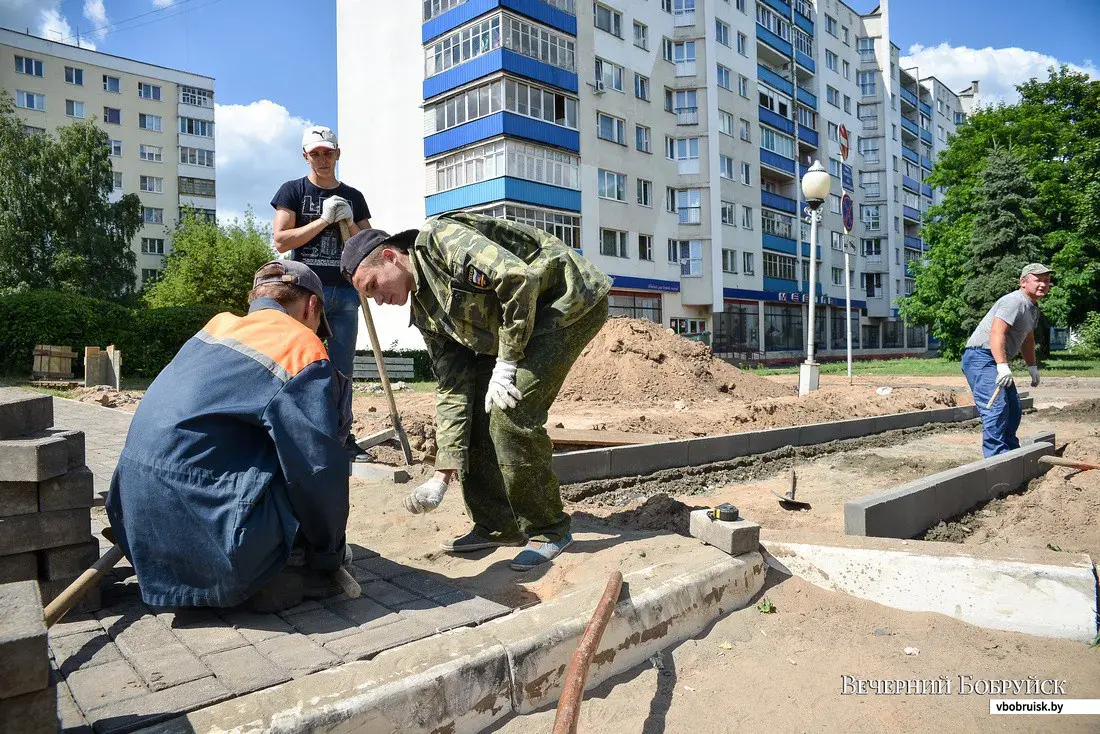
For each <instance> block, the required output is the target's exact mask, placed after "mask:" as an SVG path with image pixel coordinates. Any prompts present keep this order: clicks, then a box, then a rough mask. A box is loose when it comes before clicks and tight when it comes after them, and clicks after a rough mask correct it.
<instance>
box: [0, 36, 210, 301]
mask: <svg viewBox="0 0 1100 734" xmlns="http://www.w3.org/2000/svg"><path fill="white" fill-rule="evenodd" d="M0 88H3V89H4V90H5V91H7V92H8V93H9V94H10V95H11V96H12V97H13V98H14V100H15V105H16V113H17V114H18V115H19V117H20V118H21V119H22V120H23V121H24V122H25V123H26V126H27V128H28V129H29V130H33V131H39V132H47V131H49V132H52V131H54V130H56V129H57V128H58V127H60V126H62V125H67V124H70V123H72V122H75V121H79V120H85V119H87V120H94V121H95V122H96V124H97V125H98V126H99V127H101V128H102V129H103V130H104V131H106V133H107V135H108V136H109V137H110V143H109V145H110V148H111V165H112V166H113V168H114V190H113V191H112V194H111V196H112V197H113V199H114V200H117V199H118V198H121V197H122V195H123V194H129V193H134V194H137V195H138V197H139V198H140V199H141V204H142V208H141V216H142V226H141V230H140V231H139V232H138V233H137V235H135V237H134V242H133V245H132V246H133V249H134V253H135V254H136V255H137V265H136V268H135V274H134V275H135V281H136V285H137V286H138V287H140V286H142V285H143V284H144V283H147V282H149V281H150V280H151V279H155V278H156V277H157V276H158V274H159V273H160V272H161V270H163V268H164V258H165V255H167V254H168V253H169V252H171V249H172V236H171V232H172V229H173V228H174V226H175V224H176V223H177V222H178V221H179V217H180V211H181V209H182V208H183V207H192V208H194V209H195V210H196V211H197V212H198V213H199V215H201V216H204V217H207V218H208V219H214V217H215V212H216V209H217V203H216V202H217V187H216V175H215V165H214V80H213V79H212V78H210V77H207V76H202V75H199V74H192V73H190V72H186V71H179V70H177V69H168V68H165V67H162V66H155V65H153V64H146V63H143V62H140V61H134V60H132V59H126V58H122V57H120V56H112V55H110V54H105V53H100V52H97V51H91V50H88V49H85V48H79V47H77V46H70V45H67V44H64V43H56V42H53V41H48V40H46V39H44V38H39V37H37V36H32V35H28V34H26V33H19V32H16V31H12V30H8V29H6V28H0Z"/></svg>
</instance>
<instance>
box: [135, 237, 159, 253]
mask: <svg viewBox="0 0 1100 734" xmlns="http://www.w3.org/2000/svg"><path fill="white" fill-rule="evenodd" d="M141 254H142V255H163V254H164V240H163V239H160V238H159V237H142V238H141Z"/></svg>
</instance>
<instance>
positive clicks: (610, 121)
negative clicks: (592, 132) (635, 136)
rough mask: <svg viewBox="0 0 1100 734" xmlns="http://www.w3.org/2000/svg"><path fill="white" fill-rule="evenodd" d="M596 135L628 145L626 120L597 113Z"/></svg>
mask: <svg viewBox="0 0 1100 734" xmlns="http://www.w3.org/2000/svg"><path fill="white" fill-rule="evenodd" d="M596 137H598V138H600V139H602V140H610V141H611V142H612V143H618V144H619V145H626V120H622V119H619V118H618V117H612V116H611V115H605V114H604V113H603V112H597V113H596Z"/></svg>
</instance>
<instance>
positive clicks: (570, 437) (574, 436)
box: [546, 428, 672, 446]
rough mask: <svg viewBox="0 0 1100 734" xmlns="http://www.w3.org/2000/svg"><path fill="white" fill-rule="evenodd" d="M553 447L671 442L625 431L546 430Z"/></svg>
mask: <svg viewBox="0 0 1100 734" xmlns="http://www.w3.org/2000/svg"><path fill="white" fill-rule="evenodd" d="M546 432H547V433H549V434H550V441H551V442H552V443H553V444H554V445H555V446H631V445H633V444H638V443H662V442H664V441H671V440H672V439H671V438H670V437H668V436H662V435H660V434H657V433H627V432H626V431H593V430H591V429H584V428H547V429H546Z"/></svg>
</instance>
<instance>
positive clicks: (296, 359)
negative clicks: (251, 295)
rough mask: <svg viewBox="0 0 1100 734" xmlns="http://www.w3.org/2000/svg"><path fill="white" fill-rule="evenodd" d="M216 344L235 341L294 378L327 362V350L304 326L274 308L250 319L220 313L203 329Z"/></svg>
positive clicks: (251, 314) (254, 313)
mask: <svg viewBox="0 0 1100 734" xmlns="http://www.w3.org/2000/svg"><path fill="white" fill-rule="evenodd" d="M203 331H204V332H206V334H207V335H208V336H210V337H211V338H213V339H214V340H217V341H223V340H224V341H232V342H237V343H238V344H240V345H242V346H244V347H247V348H248V349H251V350H254V351H256V352H259V353H260V354H261V355H263V356H264V357H267V358H268V359H270V360H271V361H272V362H274V363H275V364H276V365H278V366H279V367H281V368H282V369H284V370H286V372H287V374H288V375H289V376H290V377H294V376H295V375H297V374H298V373H299V372H301V371H302V370H304V369H305V368H306V367H308V366H309V365H311V364H313V363H314V362H317V361H319V360H322V359H328V350H326V349H325V345H324V344H322V343H321V340H320V339H319V338H317V335H316V334H315V333H313V332H312V331H310V329H309V328H308V327H306V326H305V325H304V324H301V323H299V322H298V321H295V320H294V319H293V318H291V317H290V316H288V315H287V314H285V313H283V312H282V311H279V310H277V309H274V308H265V309H263V310H261V311H254V312H252V313H250V314H248V315H247V316H236V315H234V314H231V313H220V314H218V315H217V316H215V317H214V318H212V319H210V321H209V322H208V323H207V324H206V326H205V327H204V328H203Z"/></svg>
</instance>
